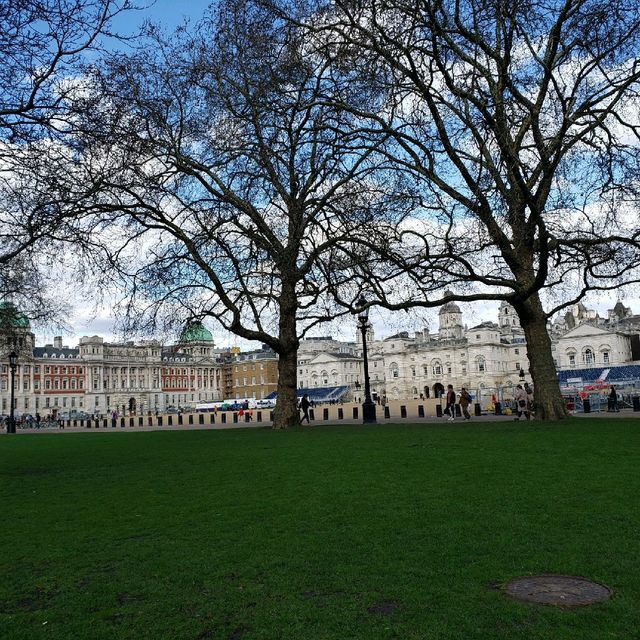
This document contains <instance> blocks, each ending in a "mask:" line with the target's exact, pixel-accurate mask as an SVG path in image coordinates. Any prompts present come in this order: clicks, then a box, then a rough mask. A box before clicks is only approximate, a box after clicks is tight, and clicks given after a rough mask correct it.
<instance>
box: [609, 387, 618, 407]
mask: <svg viewBox="0 0 640 640" xmlns="http://www.w3.org/2000/svg"><path fill="white" fill-rule="evenodd" d="M608 405H609V406H608V407H607V410H608V411H610V412H618V411H620V409H619V408H618V392H617V391H616V388H615V387H614V386H613V385H611V391H610V392H609V402H608Z"/></svg>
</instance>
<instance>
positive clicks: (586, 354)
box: [582, 347, 595, 365]
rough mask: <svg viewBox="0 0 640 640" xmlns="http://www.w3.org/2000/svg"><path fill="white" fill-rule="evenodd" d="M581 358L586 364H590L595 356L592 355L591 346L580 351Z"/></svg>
mask: <svg viewBox="0 0 640 640" xmlns="http://www.w3.org/2000/svg"><path fill="white" fill-rule="evenodd" d="M582 360H583V362H584V363H585V364H586V365H591V364H593V363H594V362H595V358H594V356H593V349H591V347H586V348H585V350H584V351H583V352H582Z"/></svg>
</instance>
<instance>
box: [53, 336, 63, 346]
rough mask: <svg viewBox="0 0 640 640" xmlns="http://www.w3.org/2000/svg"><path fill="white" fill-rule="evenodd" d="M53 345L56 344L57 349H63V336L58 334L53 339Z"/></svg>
mask: <svg viewBox="0 0 640 640" xmlns="http://www.w3.org/2000/svg"><path fill="white" fill-rule="evenodd" d="M53 346H54V347H55V348H56V349H62V336H56V337H55V338H54V339H53Z"/></svg>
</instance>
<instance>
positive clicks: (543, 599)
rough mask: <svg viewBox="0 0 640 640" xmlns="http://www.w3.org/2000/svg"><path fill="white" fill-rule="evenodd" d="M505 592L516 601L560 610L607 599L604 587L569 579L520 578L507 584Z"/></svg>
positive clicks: (609, 594) (555, 577) (546, 577)
mask: <svg viewBox="0 0 640 640" xmlns="http://www.w3.org/2000/svg"><path fill="white" fill-rule="evenodd" d="M505 589H506V592H507V593H508V594H509V595H510V596H511V597H513V598H517V599H518V600H526V601H527V602H537V603H538V604H554V605H560V606H563V607H583V606H585V605H588V604H594V603H596V602H603V601H605V600H608V599H609V597H610V596H611V589H609V588H608V587H605V586H604V585H602V584H598V583H597V582H591V581H590V580H585V579H584V578H574V577H572V576H555V575H547V576H523V577H521V578H514V579H513V580H511V581H510V582H508V583H507V584H506V586H505Z"/></svg>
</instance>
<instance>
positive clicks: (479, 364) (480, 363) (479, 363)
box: [476, 356, 486, 373]
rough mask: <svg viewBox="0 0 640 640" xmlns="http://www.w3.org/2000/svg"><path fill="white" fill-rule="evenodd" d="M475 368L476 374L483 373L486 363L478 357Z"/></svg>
mask: <svg viewBox="0 0 640 640" xmlns="http://www.w3.org/2000/svg"><path fill="white" fill-rule="evenodd" d="M476 366H477V368H478V373H484V372H485V369H486V361H485V359H484V358H483V357H482V356H478V358H476Z"/></svg>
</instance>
